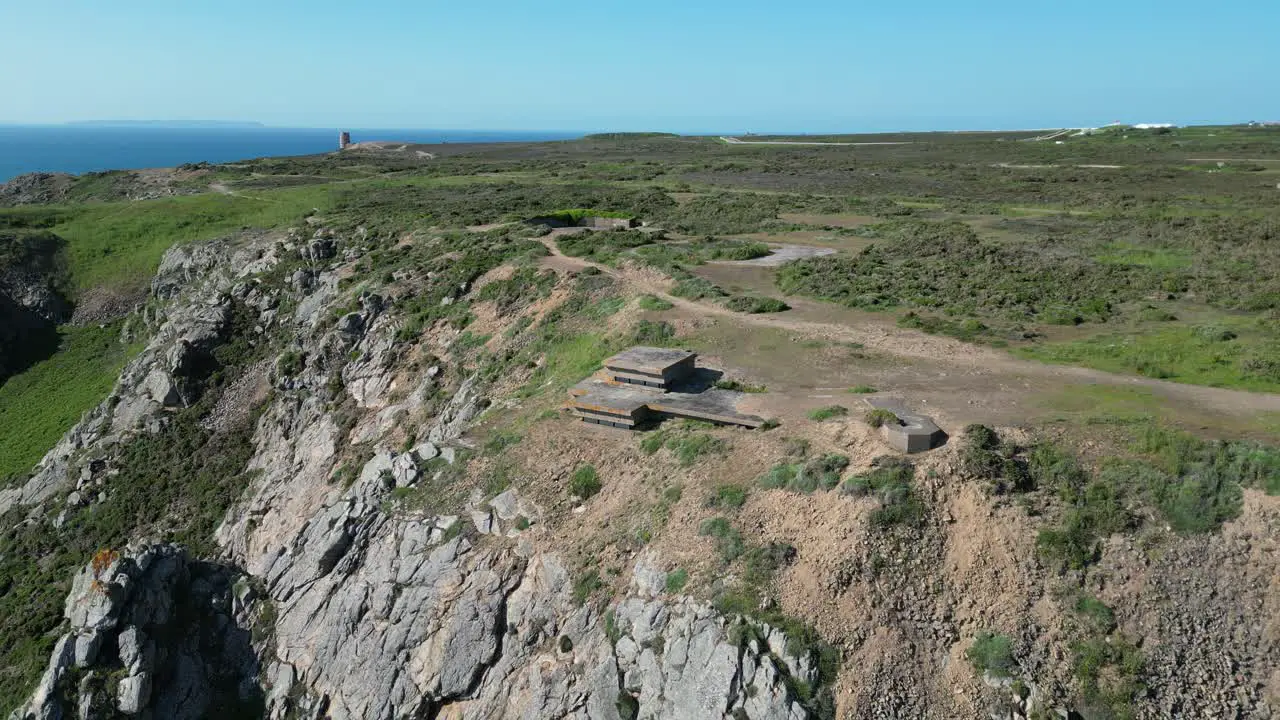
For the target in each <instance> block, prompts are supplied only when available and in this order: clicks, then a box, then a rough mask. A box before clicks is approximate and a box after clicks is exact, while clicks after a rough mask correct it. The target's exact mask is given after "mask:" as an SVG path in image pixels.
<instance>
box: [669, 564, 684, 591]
mask: <svg viewBox="0 0 1280 720" xmlns="http://www.w3.org/2000/svg"><path fill="white" fill-rule="evenodd" d="M688 582H689V571H687V570H685V569H683V568H676V569H675V570H672V571H671V572H669V573H667V592H669V593H671V594H672V595H675V594H676V593H679V592H680V591H681V590H684V586H685V585H686V584H687V583H688Z"/></svg>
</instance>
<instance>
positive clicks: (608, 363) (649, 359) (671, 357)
mask: <svg viewBox="0 0 1280 720" xmlns="http://www.w3.org/2000/svg"><path fill="white" fill-rule="evenodd" d="M693 357H697V355H696V354H695V353H691V352H689V351H687V350H672V349H670V348H655V347H633V348H630V349H627V350H623V351H622V352H620V353H618V354H617V355H614V356H613V357H611V358H609V359H608V360H605V361H604V366H605V367H611V368H619V369H622V370H634V371H636V372H642V373H648V374H651V375H661V374H662V372H663V371H664V370H666V369H667V368H670V367H671V366H672V365H676V364H677V363H681V362H684V361H686V360H688V359H689V358H693Z"/></svg>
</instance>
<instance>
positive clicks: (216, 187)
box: [209, 182, 280, 203]
mask: <svg viewBox="0 0 1280 720" xmlns="http://www.w3.org/2000/svg"><path fill="white" fill-rule="evenodd" d="M209 189H210V190H212V191H214V192H216V193H222V194H223V195H230V196H231V197H238V198H244V199H245V200H257V201H258V202H265V203H274V202H280V201H279V200H272V199H271V198H264V197H255V196H253V195H245V194H244V193H242V192H239V191H236V190H232V189H231V188H229V187H227V185H226V183H220V182H216V183H209Z"/></svg>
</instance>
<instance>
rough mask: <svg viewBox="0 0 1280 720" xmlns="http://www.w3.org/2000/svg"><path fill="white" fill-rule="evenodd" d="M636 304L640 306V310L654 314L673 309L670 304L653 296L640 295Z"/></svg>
mask: <svg viewBox="0 0 1280 720" xmlns="http://www.w3.org/2000/svg"><path fill="white" fill-rule="evenodd" d="M637 304H638V305H639V306H640V309H641V310H650V311H654V312H661V311H663V310H670V309H671V308H673V307H675V306H674V305H672V304H671V303H669V302H667V301H666V300H663V299H662V298H660V297H657V296H655V295H641V296H640V300H639V302H638V303H637Z"/></svg>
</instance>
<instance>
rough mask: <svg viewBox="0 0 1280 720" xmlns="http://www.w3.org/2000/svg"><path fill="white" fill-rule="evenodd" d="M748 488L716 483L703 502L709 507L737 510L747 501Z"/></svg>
mask: <svg viewBox="0 0 1280 720" xmlns="http://www.w3.org/2000/svg"><path fill="white" fill-rule="evenodd" d="M748 492H749V490H748V489H747V488H745V487H743V486H741V485H717V486H716V489H715V490H714V491H713V492H712V493H711V496H710V497H708V498H707V501H706V503H705V505H706V507H709V508H721V509H724V510H737V509H738V508H740V507H742V506H743V505H745V504H746V503H747V493H748Z"/></svg>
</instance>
